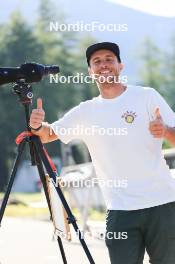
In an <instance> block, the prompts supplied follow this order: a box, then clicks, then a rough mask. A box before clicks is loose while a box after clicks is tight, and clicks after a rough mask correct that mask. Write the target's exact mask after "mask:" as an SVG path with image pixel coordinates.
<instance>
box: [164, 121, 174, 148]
mask: <svg viewBox="0 0 175 264" xmlns="http://www.w3.org/2000/svg"><path fill="white" fill-rule="evenodd" d="M164 138H165V139H166V140H168V141H169V142H170V143H171V144H172V145H174V146H175V127H169V126H167V127H166V132H165V137H164Z"/></svg>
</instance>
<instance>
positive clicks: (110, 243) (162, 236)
mask: <svg viewBox="0 0 175 264" xmlns="http://www.w3.org/2000/svg"><path fill="white" fill-rule="evenodd" d="M105 242H106V245H107V247H108V251H109V256H110V260H111V264H142V263H143V258H144V254H145V249H146V251H147V253H148V255H149V258H150V263H152V264H175V202H171V203H167V204H164V205H159V206H155V207H151V208H146V209H140V210H133V211H122V210H108V211H107V216H106V236H105Z"/></svg>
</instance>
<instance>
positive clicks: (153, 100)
mask: <svg viewBox="0 0 175 264" xmlns="http://www.w3.org/2000/svg"><path fill="white" fill-rule="evenodd" d="M157 107H159V109H160V114H161V116H162V118H163V121H164V123H165V124H166V125H168V126H170V127H175V113H174V112H173V110H172V109H171V107H170V106H169V105H168V104H167V102H166V101H165V99H164V98H163V97H162V96H161V95H160V94H159V93H158V92H157V91H156V90H155V89H153V88H150V96H149V103H148V111H149V115H150V120H151V121H153V120H154V119H155V118H156V117H155V110H156V108H157Z"/></svg>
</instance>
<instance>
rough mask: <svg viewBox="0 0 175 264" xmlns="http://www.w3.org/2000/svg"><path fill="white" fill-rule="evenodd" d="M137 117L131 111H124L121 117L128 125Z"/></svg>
mask: <svg viewBox="0 0 175 264" xmlns="http://www.w3.org/2000/svg"><path fill="white" fill-rule="evenodd" d="M136 117H137V115H136V113H135V112H133V111H126V112H125V113H124V114H123V115H122V118H124V119H125V121H126V122H127V123H129V124H131V123H133V122H134V119H135V118H136Z"/></svg>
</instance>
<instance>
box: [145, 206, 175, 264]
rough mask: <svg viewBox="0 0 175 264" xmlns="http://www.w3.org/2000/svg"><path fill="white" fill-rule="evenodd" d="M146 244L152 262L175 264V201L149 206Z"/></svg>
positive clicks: (156, 263)
mask: <svg viewBox="0 0 175 264" xmlns="http://www.w3.org/2000/svg"><path fill="white" fill-rule="evenodd" d="M145 244H146V250H147V252H148V255H149V257H150V263H151V264H175V202H172V203H168V204H164V205H160V206H156V207H153V208H149V217H148V218H147V227H146V232H145Z"/></svg>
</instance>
